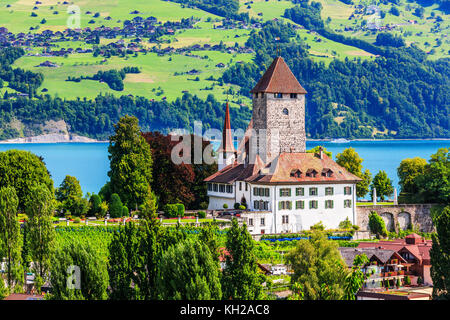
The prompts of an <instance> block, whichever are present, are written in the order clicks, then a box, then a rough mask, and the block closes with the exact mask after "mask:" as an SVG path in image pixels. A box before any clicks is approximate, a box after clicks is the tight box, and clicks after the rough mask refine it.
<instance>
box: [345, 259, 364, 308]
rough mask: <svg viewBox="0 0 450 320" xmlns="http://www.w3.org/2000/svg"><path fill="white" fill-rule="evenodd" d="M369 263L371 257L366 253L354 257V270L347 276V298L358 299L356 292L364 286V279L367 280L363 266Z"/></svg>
mask: <svg viewBox="0 0 450 320" xmlns="http://www.w3.org/2000/svg"><path fill="white" fill-rule="evenodd" d="M368 263H369V258H367V256H366V255H365V254H364V253H363V254H361V255H359V254H358V255H356V256H355V258H354V259H353V267H352V271H351V272H350V273H349V274H347V276H346V278H345V296H346V299H347V300H356V294H357V293H358V291H359V289H361V288H362V286H363V284H364V280H366V275H365V273H364V272H363V271H362V270H361V268H363V267H364V266H365V265H366V264H368Z"/></svg>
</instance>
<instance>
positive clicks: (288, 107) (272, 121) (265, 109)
mask: <svg viewBox="0 0 450 320" xmlns="http://www.w3.org/2000/svg"><path fill="white" fill-rule="evenodd" d="M252 118H253V128H254V129H255V130H256V131H257V132H258V133H260V132H259V130H260V129H263V130H267V131H266V134H265V135H266V136H265V139H264V140H265V141H260V143H259V144H260V149H261V148H263V149H265V150H268V159H267V160H270V159H272V158H273V157H274V156H276V155H277V152H305V151H306V133H305V95H304V94H298V95H297V98H294V99H292V98H291V97H290V95H289V94H283V97H282V98H275V97H274V94H273V93H265V94H264V96H262V97H261V93H259V94H258V98H256V97H255V96H254V97H253V115H252ZM274 146H278V148H276V152H275V154H271V152H270V150H271V148H273V147H274ZM272 150H273V149H272ZM273 151H275V150H273Z"/></svg>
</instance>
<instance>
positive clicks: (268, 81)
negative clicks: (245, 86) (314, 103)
mask: <svg viewBox="0 0 450 320" xmlns="http://www.w3.org/2000/svg"><path fill="white" fill-rule="evenodd" d="M250 92H251V93H256V92H271V93H301V94H305V93H306V90H305V89H304V88H303V87H302V86H301V85H300V83H299V82H298V81H297V78H295V76H294V74H293V73H292V71H291V69H289V67H288V65H287V64H286V62H284V59H283V58H282V57H276V58H275V59H274V60H273V62H272V64H271V65H270V67H269V68H268V69H267V70H266V72H265V73H264V75H263V76H262V77H261V79H260V80H259V81H258V83H257V84H256V86H255V87H254V88H253V89H252V91H250Z"/></svg>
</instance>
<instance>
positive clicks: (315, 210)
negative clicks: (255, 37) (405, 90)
mask: <svg viewBox="0 0 450 320" xmlns="http://www.w3.org/2000/svg"><path fill="white" fill-rule="evenodd" d="M251 92H252V95H253V114H252V119H251V121H250V123H249V126H248V128H247V130H246V133H245V135H244V137H243V138H242V139H241V141H240V143H239V146H238V148H237V150H236V148H235V146H234V145H233V137H232V130H231V123H230V114H229V107H228V104H227V106H226V110H225V122H224V128H223V132H222V143H221V145H220V147H219V150H218V160H219V171H218V172H217V173H215V174H213V175H211V176H210V177H208V178H206V179H205V182H206V183H207V185H208V196H209V207H208V209H209V210H223V208H224V205H225V204H226V205H227V206H228V208H233V207H234V205H235V203H240V204H243V205H246V207H247V209H248V210H246V211H245V212H243V213H242V214H241V217H243V218H244V220H245V221H246V223H247V226H248V229H249V232H250V233H252V234H264V233H286V232H298V231H301V230H306V229H309V228H310V227H311V226H312V225H314V224H316V223H318V222H319V221H322V222H323V224H324V225H325V227H327V228H337V227H338V225H339V223H340V222H341V221H343V220H345V219H346V218H348V219H349V220H350V221H351V222H352V223H353V224H356V207H355V206H356V194H355V193H356V183H357V182H358V181H359V180H360V178H358V177H356V176H355V175H353V174H351V173H350V172H348V171H347V170H346V169H344V168H343V167H341V166H339V165H338V164H337V163H336V162H334V161H333V160H332V159H331V158H330V157H328V156H327V155H326V154H325V153H324V152H323V151H322V150H320V151H319V152H318V153H307V152H306V133H305V95H306V90H305V89H304V88H303V87H302V86H301V85H300V83H299V82H298V81H297V79H296V78H295V76H294V75H293V74H292V72H291V70H290V69H289V67H288V66H287V64H286V63H285V61H284V60H283V58H281V57H277V58H275V59H274V61H273V62H272V64H271V65H270V67H269V68H268V69H267V71H266V72H265V74H264V75H263V76H262V78H261V79H260V80H259V82H258V83H257V85H256V86H255V87H254V88H253V89H252V91H251Z"/></svg>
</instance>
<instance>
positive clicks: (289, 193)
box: [288, 188, 291, 197]
mask: <svg viewBox="0 0 450 320" xmlns="http://www.w3.org/2000/svg"><path fill="white" fill-rule="evenodd" d="M288 190H289V192H288V195H289V197H290V196H291V188H289V189H288Z"/></svg>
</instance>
